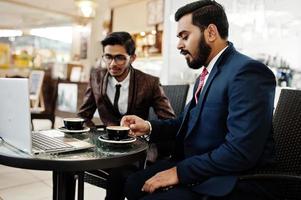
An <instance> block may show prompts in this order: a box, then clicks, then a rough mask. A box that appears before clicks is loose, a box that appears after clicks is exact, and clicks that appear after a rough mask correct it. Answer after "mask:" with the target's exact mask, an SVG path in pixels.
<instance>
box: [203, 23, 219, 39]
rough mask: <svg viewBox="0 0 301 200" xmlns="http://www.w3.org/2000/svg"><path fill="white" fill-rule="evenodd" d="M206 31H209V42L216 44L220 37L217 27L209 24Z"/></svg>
mask: <svg viewBox="0 0 301 200" xmlns="http://www.w3.org/2000/svg"><path fill="white" fill-rule="evenodd" d="M206 30H207V36H208V38H207V39H208V41H209V42H214V41H215V40H216V39H217V37H218V35H219V33H218V30H217V27H216V26H215V25H214V24H209V25H208V26H207V28H206Z"/></svg>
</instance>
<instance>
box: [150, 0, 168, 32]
mask: <svg viewBox="0 0 301 200" xmlns="http://www.w3.org/2000/svg"><path fill="white" fill-rule="evenodd" d="M163 21H164V0H150V1H148V2H147V24H148V25H150V26H153V25H156V24H160V23H163Z"/></svg>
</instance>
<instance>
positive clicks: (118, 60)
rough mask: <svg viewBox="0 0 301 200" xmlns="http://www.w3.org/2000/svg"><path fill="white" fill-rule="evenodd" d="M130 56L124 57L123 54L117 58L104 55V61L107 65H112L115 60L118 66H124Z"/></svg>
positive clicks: (116, 56)
mask: <svg viewBox="0 0 301 200" xmlns="http://www.w3.org/2000/svg"><path fill="white" fill-rule="evenodd" d="M128 58H129V56H126V55H122V54H117V55H115V56H113V55H111V54H104V55H102V59H103V61H104V62H105V63H106V64H110V63H111V62H112V61H113V60H114V61H115V63H116V64H117V65H123V64H125V62H126V61H127V59H128Z"/></svg>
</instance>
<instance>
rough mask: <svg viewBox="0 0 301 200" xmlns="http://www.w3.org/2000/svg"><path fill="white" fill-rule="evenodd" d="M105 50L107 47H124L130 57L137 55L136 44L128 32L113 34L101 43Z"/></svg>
mask: <svg viewBox="0 0 301 200" xmlns="http://www.w3.org/2000/svg"><path fill="white" fill-rule="evenodd" d="M101 44H102V46H103V48H105V46H107V45H122V46H124V48H125V50H126V52H127V53H128V54H129V55H134V54H135V50H136V47H135V42H134V40H133V38H132V36H131V35H130V34H129V33H128V32H112V33H109V34H108V35H107V36H106V37H105V39H103V40H102V41H101Z"/></svg>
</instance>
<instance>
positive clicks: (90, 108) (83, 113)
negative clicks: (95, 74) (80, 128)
mask: <svg viewBox="0 0 301 200" xmlns="http://www.w3.org/2000/svg"><path fill="white" fill-rule="evenodd" d="M91 79H92V78H91V77H90V81H89V84H88V87H87V89H86V92H85V96H84V100H83V103H82V105H81V106H80V109H79V111H78V113H77V115H78V116H79V117H81V118H83V119H85V120H86V122H85V123H86V125H87V126H93V125H94V123H93V122H92V118H93V115H94V113H95V110H96V108H97V106H96V102H95V98H94V94H93V90H92V87H91Z"/></svg>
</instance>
